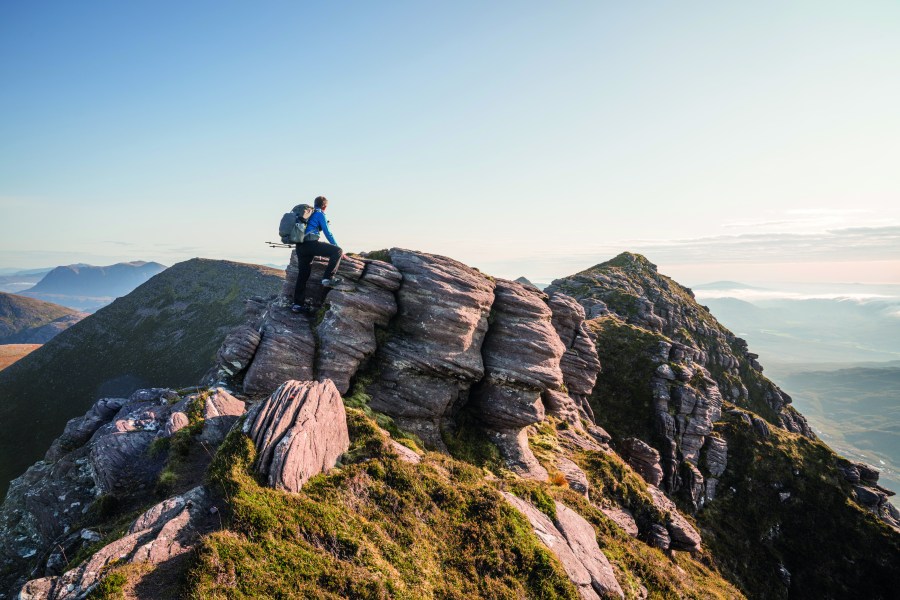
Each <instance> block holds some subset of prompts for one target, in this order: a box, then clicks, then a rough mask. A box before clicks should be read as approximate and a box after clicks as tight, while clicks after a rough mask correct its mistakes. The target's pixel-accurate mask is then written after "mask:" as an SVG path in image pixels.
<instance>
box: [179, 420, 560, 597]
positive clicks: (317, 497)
mask: <svg viewBox="0 0 900 600" xmlns="http://www.w3.org/2000/svg"><path fill="white" fill-rule="evenodd" d="M347 412H348V425H349V427H350V430H351V439H352V443H351V448H350V451H349V452H348V457H347V459H346V461H345V462H344V464H343V466H342V467H341V468H340V469H335V470H333V471H332V472H331V473H329V474H327V475H320V476H317V477H314V478H313V479H312V480H310V481H309V482H308V483H307V485H306V486H305V487H304V488H303V490H301V492H300V493H297V494H285V493H282V492H278V491H275V490H272V489H268V488H265V487H262V486H260V485H259V483H258V482H257V481H256V479H255V477H254V476H253V474H252V464H253V460H254V458H255V451H254V448H253V445H252V443H250V442H249V440H248V439H247V438H246V437H245V436H244V435H243V434H240V433H238V432H236V431H233V432H232V433H231V434H229V436H228V438H226V440H225V442H224V443H223V445H222V446H221V448H220V450H219V453H218V455H217V457H216V459H215V460H214V462H213V465H212V467H211V469H210V479H211V482H212V483H213V484H214V485H215V486H216V487H217V488H218V489H220V490H221V491H222V492H223V493H224V494H225V495H226V497H227V498H229V501H228V508H229V511H228V515H227V518H228V531H223V532H219V533H215V534H213V535H211V536H208V537H207V538H206V539H205V540H204V542H203V545H202V547H201V548H200V551H199V554H198V558H197V562H196V564H195V565H194V567H193V569H192V570H191V573H190V576H189V580H190V583H189V585H190V590H189V593H190V594H191V595H192V596H193V597H203V598H258V597H319V598H387V597H391V598H423V597H435V598H460V599H462V598H473V597H480V598H485V597H490V598H523V597H529V598H572V599H574V598H577V593H576V591H575V589H574V588H573V586H572V584H571V582H570V581H569V579H568V577H567V576H566V574H565V572H564V571H563V570H562V568H561V566H560V565H559V564H558V563H557V562H556V561H555V559H554V558H553V557H552V555H551V554H550V553H549V551H547V549H546V548H545V547H544V546H543V545H542V544H541V542H540V541H539V540H538V539H537V538H536V536H535V535H534V533H533V532H532V530H531V527H530V526H529V525H528V523H527V522H526V521H525V519H524V518H523V517H522V516H521V515H520V514H519V513H518V512H516V511H515V510H513V509H512V508H511V507H510V506H509V505H508V504H507V503H506V502H505V501H504V500H503V499H502V498H501V497H500V495H499V494H497V492H496V491H495V490H494V489H493V488H492V487H491V486H489V485H487V484H486V483H485V482H484V480H483V477H482V471H481V470H480V469H477V468H474V467H472V466H471V465H467V464H465V463H462V462H459V461H455V460H453V459H451V458H449V457H446V456H443V455H438V454H429V455H427V457H426V459H425V460H423V462H422V463H420V464H418V465H410V464H407V463H403V462H402V461H399V460H397V459H396V458H395V456H394V454H393V453H392V452H390V451H389V449H388V447H387V438H386V437H385V436H384V434H383V433H382V432H381V431H380V429H379V428H378V426H377V424H376V423H375V421H374V420H372V419H371V418H369V417H368V416H366V415H365V414H364V412H363V411H362V410H358V409H353V408H350V409H348V411H347Z"/></svg>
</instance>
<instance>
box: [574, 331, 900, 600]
mask: <svg viewBox="0 0 900 600" xmlns="http://www.w3.org/2000/svg"><path fill="white" fill-rule="evenodd" d="M589 325H590V326H591V328H592V330H593V331H594V332H595V333H596V334H597V336H598V339H597V350H598V352H599V353H600V360H601V363H602V364H603V372H602V373H601V374H600V376H599V377H598V379H597V386H596V388H595V389H594V393H593V395H592V398H591V402H592V405H593V407H594V410H595V413H596V415H597V419H598V422H599V423H600V424H601V425H602V426H603V427H604V428H606V429H607V430H608V431H609V432H610V433H611V434H612V436H613V439H614V440H616V439H622V438H623V437H627V436H637V437H640V438H641V439H644V440H647V441H651V442H652V441H653V440H654V434H653V431H652V423H651V420H650V419H651V415H652V409H651V402H652V396H651V391H650V386H649V381H650V379H651V377H652V374H653V370H654V368H655V366H656V365H655V364H654V363H653V362H652V361H650V360H649V359H648V358H647V356H648V354H649V352H652V351H653V350H654V349H655V347H656V343H657V341H658V340H659V339H660V335H659V334H656V333H653V332H650V331H648V330H646V329H643V328H640V327H635V326H632V325H627V324H625V323H624V322H622V321H621V320H620V319H618V318H616V317H605V318H600V319H595V320H592V321H590V322H589ZM771 430H772V436H771V437H770V438H769V440H761V439H759V438H757V437H756V436H755V435H754V434H753V433H752V430H751V429H750V428H748V427H747V426H745V425H744V424H743V422H742V421H740V420H739V419H736V418H734V417H730V416H728V415H726V420H725V422H723V423H720V424H719V425H717V427H716V431H717V432H718V434H719V435H721V436H722V437H724V438H725V439H726V440H727V441H728V444H729V453H728V467H727V470H726V473H725V475H724V476H723V478H722V480H721V482H720V484H719V488H718V489H719V497H718V498H717V499H716V500H715V501H713V502H712V503H710V504H709V505H707V507H706V508H705V509H704V510H702V511H700V512H699V513H698V515H697V519H698V524H699V525H700V527H701V530H702V533H703V536H704V542H705V544H707V545H708V547H709V548H710V550H711V551H712V554H713V556H715V557H716V560H717V561H718V563H719V564H720V566H721V568H722V570H723V572H725V573H727V574H728V575H729V578H730V579H731V580H732V581H735V582H737V583H738V584H739V585H740V587H741V588H742V589H743V590H744V592H746V593H747V595H748V596H750V597H755V598H785V597H787V594H788V588H787V587H785V586H784V584H783V583H782V580H781V578H780V577H779V576H778V567H779V565H781V564H783V565H785V567H786V568H787V570H788V571H790V572H791V574H792V581H791V587H790V597H792V598H829V597H830V598H845V597H866V598H888V597H891V593H892V589H893V586H896V585H897V584H900V536H897V535H896V534H895V533H893V532H892V531H891V530H890V529H889V528H887V527H886V526H885V525H884V524H882V523H881V522H880V521H878V520H877V519H875V518H874V516H872V515H870V514H869V513H867V512H865V511H864V510H863V509H861V508H860V507H858V506H857V505H855V504H854V503H853V502H852V501H850V500H849V499H848V493H849V487H848V485H847V484H846V483H845V482H843V480H842V479H841V478H840V477H839V476H838V474H837V471H836V461H837V458H838V457H837V455H836V454H835V453H834V452H833V451H832V450H831V449H830V448H828V446H826V445H825V444H823V443H822V442H818V441H811V440H808V439H806V438H803V437H802V436H798V435H794V434H790V433H787V432H785V431H783V430H781V429H779V428H776V427H772V428H771ZM794 471H797V472H798V474H797V475H795V474H794ZM788 491H789V492H791V497H790V499H789V500H787V501H785V502H781V499H780V497H779V493H782V492H788ZM750 557H752V559H751V558H750Z"/></svg>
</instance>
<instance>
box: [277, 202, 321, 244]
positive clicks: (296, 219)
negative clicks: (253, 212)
mask: <svg viewBox="0 0 900 600" xmlns="http://www.w3.org/2000/svg"><path fill="white" fill-rule="evenodd" d="M312 213H313V207H312V206H310V205H309V204H298V205H297V206H295V207H294V208H293V209H291V212H287V213H284V216H283V217H281V223H279V224H278V235H279V236H281V243H282V244H302V243H303V236H304V235H305V233H306V222H307V221H308V220H309V218H310V217H311V216H312Z"/></svg>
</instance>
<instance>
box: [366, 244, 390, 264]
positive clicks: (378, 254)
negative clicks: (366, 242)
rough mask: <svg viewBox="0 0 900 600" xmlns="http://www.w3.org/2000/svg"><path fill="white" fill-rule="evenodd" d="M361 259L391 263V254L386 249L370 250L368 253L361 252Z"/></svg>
mask: <svg viewBox="0 0 900 600" xmlns="http://www.w3.org/2000/svg"><path fill="white" fill-rule="evenodd" d="M363 257H365V258H368V259H370V260H380V261H383V262H386V263H390V262H391V253H390V251H389V250H387V249H386V248H385V249H384V250H371V251H369V252H363Z"/></svg>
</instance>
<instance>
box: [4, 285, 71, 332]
mask: <svg viewBox="0 0 900 600" xmlns="http://www.w3.org/2000/svg"><path fill="white" fill-rule="evenodd" d="M86 316H87V315H86V314H85V313H80V312H77V311H74V310H72V309H70V308H66V307H65V306H60V305H58V304H52V303H50V302H44V301H42V300H35V299H34V298H26V297H24V296H19V295H16V294H6V293H4V292H0V344H43V343H45V342H49V341H50V340H51V339H53V337H55V336H56V335H57V334H59V333H60V332H62V331H65V330H66V329H68V328H69V327H71V326H72V325H74V324H75V323H77V322H78V321H80V320H81V319H83V318H84V317H86Z"/></svg>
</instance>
